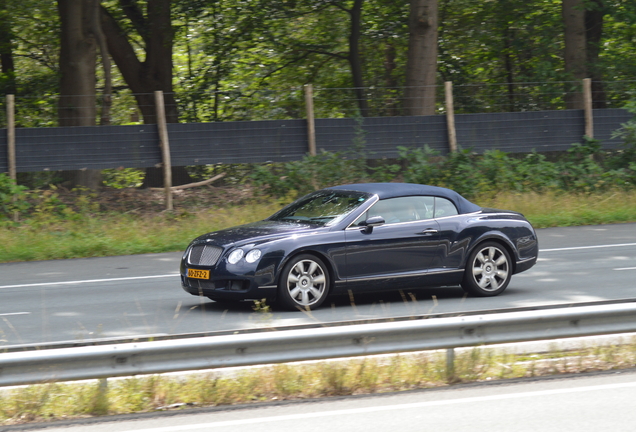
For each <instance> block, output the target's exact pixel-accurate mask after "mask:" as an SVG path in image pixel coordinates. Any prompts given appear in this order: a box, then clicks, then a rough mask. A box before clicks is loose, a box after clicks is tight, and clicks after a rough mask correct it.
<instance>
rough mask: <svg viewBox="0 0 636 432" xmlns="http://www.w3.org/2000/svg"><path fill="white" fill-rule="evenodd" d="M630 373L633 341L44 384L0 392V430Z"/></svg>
mask: <svg viewBox="0 0 636 432" xmlns="http://www.w3.org/2000/svg"><path fill="white" fill-rule="evenodd" d="M635 366H636V339H632V340H631V341H626V343H620V344H611V345H609V344H608V345H599V346H594V347H581V348H580V349H578V350H576V351H559V350H557V349H553V350H552V351H551V352H549V353H541V354H510V353H507V352H506V351H505V350H502V349H500V348H499V349H494V348H493V349H490V348H474V349H468V350H462V351H461V352H459V353H457V355H456V358H455V367H454V374H453V375H452V376H451V375H450V374H449V371H448V370H447V369H446V358H445V353H444V352H440V351H435V352H424V353H418V354H409V355H396V356H388V357H387V356H384V357H367V358H361V359H352V360H344V361H324V362H318V363H300V364H281V365H275V366H268V367H259V368H247V369H242V370H240V371H239V372H236V373H233V374H222V373H206V374H190V375H182V376H174V375H173V376H157V375H155V376H148V377H142V378H129V379H122V380H111V381H109V382H108V385H107V387H104V386H103V385H102V383H100V382H96V383H81V384H69V383H62V384H42V385H35V386H28V387H23V388H16V389H10V390H4V391H0V424H2V425H9V424H19V423H26V422H34V421H51V420H60V419H70V418H82V417H91V416H99V415H113V414H125V413H139V412H150V411H157V410H166V409H180V408H185V407H192V406H222V405H233V404H247V403H258V402H267V401H277V400H300V399H309V398H319V397H329V396H343V395H356V394H374V393H385V392H395V391H404V390H413V389H424V388H435V387H443V386H448V385H454V384H458V383H471V382H484V381H492V380H502V379H512V378H523V377H540V376H551V375H558V374H566V373H568V374H571V373H584V372H592V371H604V370H617V369H627V368H633V367H635Z"/></svg>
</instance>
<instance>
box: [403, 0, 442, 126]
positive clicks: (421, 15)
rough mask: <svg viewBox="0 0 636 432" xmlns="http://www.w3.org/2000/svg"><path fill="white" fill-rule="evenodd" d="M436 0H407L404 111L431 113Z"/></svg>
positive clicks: (435, 39)
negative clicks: (407, 44)
mask: <svg viewBox="0 0 636 432" xmlns="http://www.w3.org/2000/svg"><path fill="white" fill-rule="evenodd" d="M437 13H438V7H437V0H411V10H410V14H409V51H408V59H407V62H406V91H405V95H404V97H405V100H404V107H405V108H406V113H407V115H433V114H435V93H436V88H435V81H436V75H437V19H438V18H437Z"/></svg>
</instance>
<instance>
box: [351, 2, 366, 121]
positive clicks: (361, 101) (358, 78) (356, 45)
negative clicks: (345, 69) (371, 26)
mask: <svg viewBox="0 0 636 432" xmlns="http://www.w3.org/2000/svg"><path fill="white" fill-rule="evenodd" d="M363 3H364V0H355V1H354V2H353V8H351V9H350V10H349V15H350V17H351V30H350V33H349V65H350V66H351V76H352V78H353V87H354V88H355V93H356V99H357V100H358V109H359V110H360V115H361V116H363V117H367V116H368V115H369V104H368V103H367V98H366V96H365V94H364V80H363V79H362V60H361V59H360V32H361V30H360V29H361V18H362V4H363Z"/></svg>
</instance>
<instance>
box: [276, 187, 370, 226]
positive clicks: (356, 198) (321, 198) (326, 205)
mask: <svg viewBox="0 0 636 432" xmlns="http://www.w3.org/2000/svg"><path fill="white" fill-rule="evenodd" d="M369 197H370V195H369V194H366V193H362V192H350V191H340V190H339V191H335V190H321V191H318V192H314V193H312V194H310V195H307V196H305V197H303V198H301V199H299V200H297V201H294V202H293V203H291V204H289V205H288V206H287V207H285V208H284V209H282V210H281V211H279V212H278V213H276V214H274V215H273V216H270V217H269V218H268V220H272V221H281V222H294V223H298V222H300V223H312V224H317V225H333V224H336V223H338V222H340V221H341V220H342V219H343V218H344V217H345V216H347V215H348V214H349V213H351V212H352V211H353V210H355V209H356V208H358V207H359V206H361V205H362V204H363V203H364V202H365V201H367V200H368V199H369Z"/></svg>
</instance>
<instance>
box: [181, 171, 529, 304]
mask: <svg viewBox="0 0 636 432" xmlns="http://www.w3.org/2000/svg"><path fill="white" fill-rule="evenodd" d="M537 254H538V242H537V235H536V233H535V231H534V229H533V228H532V225H530V223H529V222H528V221H527V220H526V219H525V218H524V217H523V215H522V214H520V213H517V212H514V211H507V210H497V209H490V208H482V207H479V206H478V205H476V204H473V203H472V202H470V201H468V200H467V199H465V198H464V197H462V196H461V195H459V194H458V193H457V192H454V191H452V190H450V189H445V188H441V187H435V186H424V185H418V184H408V183H367V184H350V185H342V186H336V187H330V188H326V189H322V190H319V191H316V192H313V193H310V194H309V195H306V196H304V197H302V198H300V199H298V200H296V201H294V202H293V203H291V204H289V205H288V206H286V207H284V208H283V209H282V210H280V211H279V212H277V213H275V214H274V215H272V216H270V217H268V218H267V219H265V220H262V221H259V222H254V223H250V224H246V225H240V226H237V227H234V228H228V229H224V230H220V231H215V232H211V233H208V234H204V235H202V236H200V237H198V238H196V239H194V240H193V241H192V243H191V244H190V245H189V246H188V248H187V250H186V251H185V253H184V255H183V258H182V261H181V284H182V287H183V289H184V290H185V291H187V292H188V293H190V294H193V295H196V296H205V297H208V298H210V299H212V300H216V301H233V300H236V301H238V300H251V299H263V298H265V299H267V300H269V301H275V302H276V303H277V304H278V305H280V306H281V307H283V308H286V309H314V308H317V307H319V306H320V305H321V304H323V303H324V302H325V300H326V299H327V298H328V296H329V295H332V294H333V295H335V294H339V293H340V294H342V293H347V292H348V291H351V292H354V293H356V292H358V293H359V292H371V291H380V290H396V289H404V288H419V287H444V286H457V285H461V287H462V288H463V289H464V290H465V291H466V292H467V293H469V294H470V295H474V296H482V297H485V296H495V295H498V294H501V293H502V292H503V291H504V290H505V289H506V287H507V286H508V284H509V283H510V279H511V277H512V275H514V274H516V273H520V272H523V271H525V270H528V269H529V268H531V267H532V266H533V265H534V264H535V263H536V261H537Z"/></svg>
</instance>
